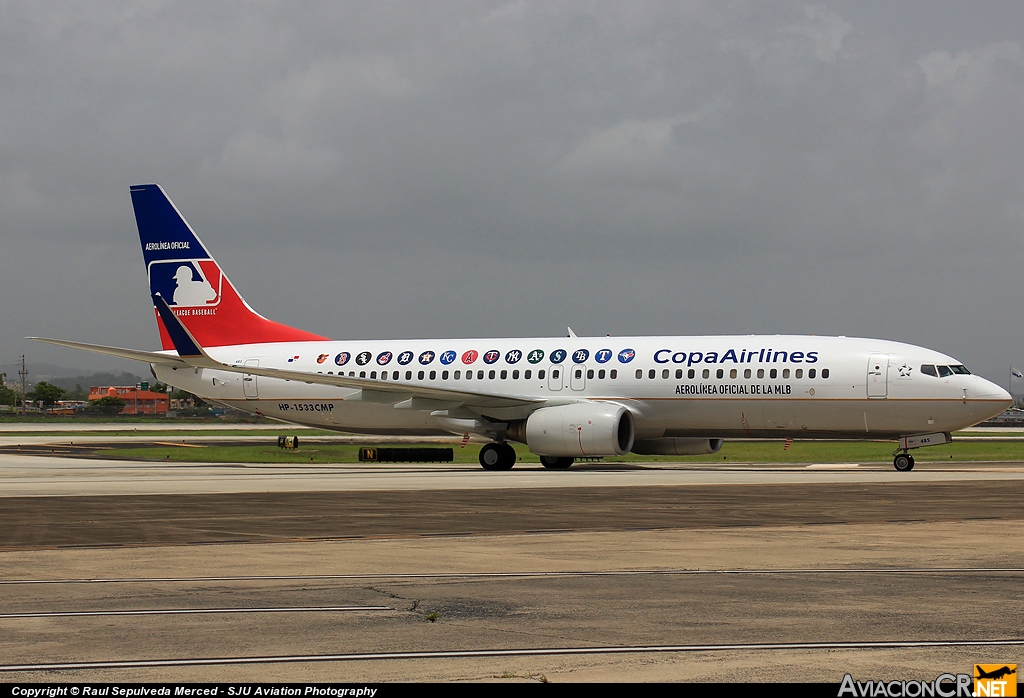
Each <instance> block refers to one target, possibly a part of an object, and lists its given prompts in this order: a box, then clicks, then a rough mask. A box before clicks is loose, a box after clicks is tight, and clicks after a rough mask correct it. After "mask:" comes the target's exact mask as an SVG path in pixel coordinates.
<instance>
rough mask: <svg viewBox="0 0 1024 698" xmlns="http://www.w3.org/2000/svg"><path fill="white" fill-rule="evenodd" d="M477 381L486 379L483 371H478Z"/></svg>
mask: <svg viewBox="0 0 1024 698" xmlns="http://www.w3.org/2000/svg"><path fill="white" fill-rule="evenodd" d="M476 379H477V380H478V381H482V380H483V379H484V372H483V371H477V372H476Z"/></svg>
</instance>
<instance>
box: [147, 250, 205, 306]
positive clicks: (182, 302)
mask: <svg viewBox="0 0 1024 698" xmlns="http://www.w3.org/2000/svg"><path fill="white" fill-rule="evenodd" d="M221 280H222V277H221V273H220V269H219V268H218V267H217V263H216V262H214V261H213V260H212V259H203V260H200V259H176V260H161V261H159V262H153V263H152V264H150V265H149V289H150V291H151V292H152V293H153V294H160V296H161V297H163V299H164V300H165V301H167V305H169V306H172V307H177V308H195V307H208V306H214V305H218V304H219V303H220V292H221Z"/></svg>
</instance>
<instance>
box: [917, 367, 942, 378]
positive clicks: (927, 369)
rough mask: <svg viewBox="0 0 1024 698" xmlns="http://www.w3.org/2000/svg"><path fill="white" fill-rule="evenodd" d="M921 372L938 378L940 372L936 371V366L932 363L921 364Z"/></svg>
mask: <svg viewBox="0 0 1024 698" xmlns="http://www.w3.org/2000/svg"><path fill="white" fill-rule="evenodd" d="M921 373H923V374H924V375H926V376H934V377H936V378H938V377H939V372H938V371H936V370H935V367H934V366H932V365H931V364H924V365H923V366H921Z"/></svg>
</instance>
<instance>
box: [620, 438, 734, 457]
mask: <svg viewBox="0 0 1024 698" xmlns="http://www.w3.org/2000/svg"><path fill="white" fill-rule="evenodd" d="M720 448H722V440H721V439H677V438H668V439H647V440H645V441H637V442H636V443H635V444H633V449H632V450H633V453H637V454H639V455H641V456H703V455H706V454H709V453H718V450H719V449H720Z"/></svg>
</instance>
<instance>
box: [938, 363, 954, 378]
mask: <svg viewBox="0 0 1024 698" xmlns="http://www.w3.org/2000/svg"><path fill="white" fill-rule="evenodd" d="M952 375H953V372H952V371H951V370H949V366H939V378H945V377H946V376H952Z"/></svg>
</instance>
